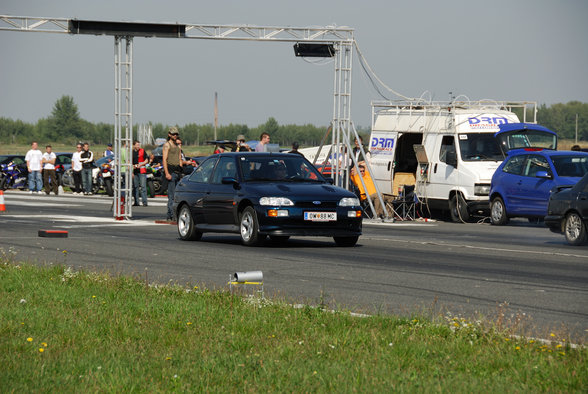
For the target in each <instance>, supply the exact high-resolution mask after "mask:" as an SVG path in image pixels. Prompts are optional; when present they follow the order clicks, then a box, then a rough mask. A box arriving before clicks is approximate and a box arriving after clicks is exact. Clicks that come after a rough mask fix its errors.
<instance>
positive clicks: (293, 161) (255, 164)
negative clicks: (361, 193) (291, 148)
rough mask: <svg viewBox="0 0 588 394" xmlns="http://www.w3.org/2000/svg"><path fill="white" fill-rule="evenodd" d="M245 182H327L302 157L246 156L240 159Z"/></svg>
mask: <svg viewBox="0 0 588 394" xmlns="http://www.w3.org/2000/svg"><path fill="white" fill-rule="evenodd" d="M239 163H240V166H241V173H242V174H243V180H244V181H245V182H247V181H284V182H325V181H326V180H325V178H323V176H322V175H321V174H319V172H318V171H317V170H316V168H315V167H314V166H313V165H312V164H310V162H308V161H307V160H306V159H304V158H303V157H302V156H300V155H295V154H292V155H279V156H273V155H263V156H260V155H245V156H241V157H240V158H239Z"/></svg>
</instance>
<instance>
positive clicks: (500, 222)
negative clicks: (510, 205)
mask: <svg viewBox="0 0 588 394" xmlns="http://www.w3.org/2000/svg"><path fill="white" fill-rule="evenodd" d="M490 223H491V224H493V225H495V226H504V225H505V224H506V223H508V216H507V215H506V206H505V205H504V201H503V200H502V198H500V197H495V198H494V199H493V200H492V203H490Z"/></svg>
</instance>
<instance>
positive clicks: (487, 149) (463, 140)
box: [459, 133, 504, 161]
mask: <svg viewBox="0 0 588 394" xmlns="http://www.w3.org/2000/svg"><path fill="white" fill-rule="evenodd" d="M459 150H460V152H461V159H462V160H463V161H502V160H503V159H504V156H503V155H502V152H501V150H500V146H499V145H498V141H496V138H494V134H493V133H467V134H465V133H464V134H459Z"/></svg>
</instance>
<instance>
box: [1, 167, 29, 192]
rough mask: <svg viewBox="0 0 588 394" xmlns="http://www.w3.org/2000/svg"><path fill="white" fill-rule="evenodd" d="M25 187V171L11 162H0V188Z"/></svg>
mask: <svg viewBox="0 0 588 394" xmlns="http://www.w3.org/2000/svg"><path fill="white" fill-rule="evenodd" d="M26 187H27V173H26V171H25V170H23V169H22V168H21V167H20V166H18V165H15V164H14V163H13V162H10V163H7V164H0V190H6V189H9V188H12V189H25V188H26Z"/></svg>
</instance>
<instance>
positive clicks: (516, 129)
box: [494, 123, 557, 156]
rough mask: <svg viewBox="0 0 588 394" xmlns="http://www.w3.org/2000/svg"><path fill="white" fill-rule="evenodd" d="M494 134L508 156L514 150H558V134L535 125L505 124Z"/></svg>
mask: <svg viewBox="0 0 588 394" xmlns="http://www.w3.org/2000/svg"><path fill="white" fill-rule="evenodd" d="M498 128H499V129H500V131H498V132H497V133H496V134H494V137H496V139H497V141H498V144H499V145H500V149H501V150H502V153H503V154H504V155H505V156H506V155H507V154H508V152H509V151H511V150H513V149H553V150H557V134H556V133H555V132H553V131H551V130H549V129H548V128H547V127H543V126H540V125H538V124H534V123H505V124H501V125H499V126H498Z"/></svg>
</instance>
